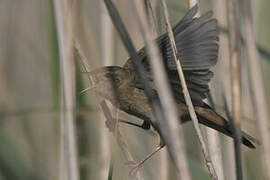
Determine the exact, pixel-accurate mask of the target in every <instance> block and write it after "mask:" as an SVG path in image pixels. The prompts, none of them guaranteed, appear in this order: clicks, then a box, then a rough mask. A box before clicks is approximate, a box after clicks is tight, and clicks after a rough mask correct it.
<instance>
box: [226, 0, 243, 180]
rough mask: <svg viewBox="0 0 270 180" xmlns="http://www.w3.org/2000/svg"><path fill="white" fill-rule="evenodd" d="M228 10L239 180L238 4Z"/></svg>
mask: <svg viewBox="0 0 270 180" xmlns="http://www.w3.org/2000/svg"><path fill="white" fill-rule="evenodd" d="M227 5H228V7H227V9H228V25H229V32H230V33H229V40H230V62H231V83H232V125H233V134H234V150H235V163H236V175H237V179H238V180H241V179H243V170H242V158H241V133H240V125H241V116H242V103H241V102H242V101H241V79H240V73H241V69H240V58H239V57H240V52H239V51H240V48H239V40H240V38H239V32H238V31H237V29H238V27H237V25H238V24H239V23H238V21H237V19H238V18H237V7H238V6H237V2H236V1H233V0H229V1H227Z"/></svg>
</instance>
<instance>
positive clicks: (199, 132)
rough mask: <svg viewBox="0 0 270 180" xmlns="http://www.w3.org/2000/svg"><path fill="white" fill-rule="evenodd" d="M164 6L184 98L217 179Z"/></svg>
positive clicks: (212, 171)
mask: <svg viewBox="0 0 270 180" xmlns="http://www.w3.org/2000/svg"><path fill="white" fill-rule="evenodd" d="M162 5H163V9H164V15H165V20H166V25H167V29H168V33H169V39H170V44H171V47H172V49H173V55H174V60H175V63H176V65H177V71H178V75H179V78H180V80H181V85H182V87H183V94H184V97H185V101H186V104H187V106H188V110H189V113H190V117H191V119H192V121H193V123H194V127H195V130H196V133H197V136H198V138H199V140H200V143H201V146H202V150H203V154H204V158H205V161H206V165H207V167H208V170H209V172H210V174H211V177H212V179H217V175H216V172H215V169H214V167H213V163H212V161H211V158H210V156H209V152H208V150H207V147H206V144H205V142H204V140H203V137H202V133H201V130H200V127H199V121H198V118H197V116H196V113H195V111H194V107H193V105H192V101H191V98H190V95H189V92H188V89H187V85H186V82H185V77H184V73H183V70H182V67H181V64H180V60H179V59H177V57H179V56H177V54H178V53H177V48H176V44H175V40H174V35H173V32H172V27H171V24H170V22H169V13H168V8H167V4H166V2H165V0H162Z"/></svg>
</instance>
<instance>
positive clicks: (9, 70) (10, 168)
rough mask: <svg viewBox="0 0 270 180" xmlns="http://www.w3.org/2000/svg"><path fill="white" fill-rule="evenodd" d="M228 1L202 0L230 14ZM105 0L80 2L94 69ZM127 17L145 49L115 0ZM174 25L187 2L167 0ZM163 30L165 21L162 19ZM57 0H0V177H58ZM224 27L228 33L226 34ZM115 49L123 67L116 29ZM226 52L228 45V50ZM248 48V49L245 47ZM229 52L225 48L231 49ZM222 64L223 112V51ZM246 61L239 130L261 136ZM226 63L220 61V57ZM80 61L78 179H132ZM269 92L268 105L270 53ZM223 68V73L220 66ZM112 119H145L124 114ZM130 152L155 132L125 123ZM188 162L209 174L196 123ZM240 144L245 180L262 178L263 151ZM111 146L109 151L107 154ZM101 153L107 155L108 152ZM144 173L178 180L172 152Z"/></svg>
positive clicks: (79, 31) (229, 173)
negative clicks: (55, 9) (109, 169)
mask: <svg viewBox="0 0 270 180" xmlns="http://www.w3.org/2000/svg"><path fill="white" fill-rule="evenodd" d="M222 1H223V0H201V1H200V7H201V12H205V11H207V10H212V9H213V10H214V14H215V16H216V15H217V14H218V13H220V12H225V13H226V6H222V5H220V4H222V3H223V4H226V3H224V2H222ZM101 2H102V1H101V0H80V1H77V2H76V6H75V7H76V18H75V24H76V25H75V32H76V33H75V34H76V36H78V38H79V40H80V43H81V46H82V49H83V51H84V53H85V54H86V57H87V59H88V60H89V64H90V66H91V69H94V68H97V67H100V66H102V65H103V64H104V62H102V58H103V57H102V56H103V55H102V51H103V44H102V34H101V32H102V27H103V26H102V23H101V22H102V21H101V20H102V17H101V14H102V13H101V11H102V6H103V5H102V3H101ZM114 2H115V4H116V6H117V8H118V10H119V12H120V15H121V17H122V19H123V20H124V23H125V25H126V27H127V28H128V31H129V33H130V35H131V37H132V40H133V42H134V43H135V45H136V47H137V48H138V49H139V48H141V47H142V46H143V40H142V36H141V34H140V31H139V28H138V22H137V21H136V20H135V18H134V10H133V9H132V8H131V6H130V4H129V1H125V0H114ZM252 3H253V14H254V22H255V23H254V28H255V31H256V35H257V43H258V44H259V45H260V46H261V47H263V48H264V49H265V50H266V51H267V52H268V54H270V36H269V32H270V23H269V19H268V18H270V11H269V7H270V1H268V0H257V1H254V2H252ZM217 4H219V5H217ZM168 7H169V13H170V17H171V22H172V24H176V23H177V22H178V21H179V20H180V19H181V18H182V17H183V15H184V14H185V12H186V11H187V9H188V4H187V2H186V1H184V0H168ZM223 18H224V19H223V20H222V19H221V20H220V21H219V22H220V25H221V43H222V45H221V48H222V49H224V50H225V49H227V48H228V47H226V46H228V43H227V42H226V41H227V34H226V28H227V27H226V22H227V20H226V16H223ZM159 21H160V27H161V29H162V32H164V31H165V25H164V19H162V18H161V19H160V20H159ZM55 22H56V21H55V14H54V3H53V0H48V1H44V0H24V1H20V0H0V124H1V126H0V179H3V180H4V179H28V180H29V179H59V169H60V168H59V166H60V164H59V161H60V70H59V52H58V39H57V33H56V24H55ZM224 32H225V33H224ZM112 33H113V36H112V37H113V42H112V44H113V53H112V59H114V60H113V61H112V62H111V64H115V65H122V64H123V63H124V62H125V61H126V60H127V58H128V54H127V52H126V50H125V48H124V46H123V44H122V42H121V40H120V39H119V37H118V34H117V32H116V31H115V30H114V29H113V32H112ZM225 51H226V50H225ZM243 51H244V49H243ZM227 54H228V53H227ZM223 57H225V58H221V59H220V60H219V63H218V65H217V70H216V73H215V74H216V77H215V80H214V81H213V86H212V87H213V88H212V89H213V95H214V99H215V102H216V106H217V109H218V111H219V112H220V113H221V114H224V112H223V109H222V106H223V104H222V100H221V99H222V95H221V94H222V90H221V86H220V80H221V79H223V80H224V81H225V87H226V88H225V89H224V91H225V94H226V95H227V96H226V97H227V99H228V101H229V102H230V97H229V95H228V94H230V83H229V80H228V79H229V78H228V77H226V72H227V71H228V63H229V59H228V58H229V56H228V55H227V58H226V56H223ZM242 59H243V66H242V67H243V71H242V80H243V85H242V86H243V104H244V107H243V111H244V112H243V114H244V117H245V118H244V119H243V121H242V127H243V129H245V130H246V131H247V132H249V133H250V134H252V135H253V136H255V137H259V135H258V129H257V126H256V119H255V116H254V111H253V105H252V103H251V96H250V91H249V90H248V89H249V83H248V78H247V72H246V71H247V70H246V69H247V68H246V66H245V60H244V59H245V58H244V57H242ZM221 61H222V62H221ZM75 62H76V93H77V97H76V98H77V99H76V118H75V123H76V138H77V146H78V147H77V148H78V163H79V172H80V179H82V180H84V179H108V176H109V172H108V171H105V177H106V178H101V175H100V174H101V169H104V167H105V169H107V170H108V168H109V166H110V164H111V171H112V172H113V173H112V178H113V179H119V180H120V179H123V180H124V179H128V173H129V169H128V168H127V167H126V165H125V160H124V158H123V155H122V153H121V151H120V150H119V148H118V146H117V143H116V141H115V139H114V138H113V136H112V135H111V134H109V132H108V129H107V128H105V125H104V124H105V120H104V118H103V115H102V114H101V112H100V107H99V105H98V104H99V103H98V102H99V99H98V98H97V97H96V96H95V95H94V94H93V93H91V92H87V93H85V94H84V95H80V94H79V92H80V91H81V90H83V89H84V88H86V87H87V86H88V79H87V77H86V76H85V75H82V74H80V72H81V71H82V70H83V69H82V64H81V61H79V58H78V57H77V56H76V57H75ZM260 62H261V64H262V67H263V77H264V82H265V84H264V85H265V92H266V97H267V98H268V99H267V100H268V104H270V103H269V102H270V83H269V79H268V78H269V77H270V57H269V56H268V57H267V56H261V57H260ZM220 68H221V69H225V70H224V71H223V74H222V73H219V70H220ZM114 115H115V116H120V117H121V118H122V119H129V120H131V121H134V122H140V121H139V120H138V119H136V118H134V117H130V116H129V115H127V114H124V113H121V112H115V113H114ZM120 130H121V132H122V134H123V135H124V139H125V141H126V142H127V144H128V146H129V149H130V151H131V153H132V154H133V157H134V158H135V159H136V160H141V159H142V158H143V157H144V156H145V155H146V154H148V153H149V152H151V151H152V150H153V149H154V147H155V146H156V142H157V141H156V138H155V137H154V135H153V134H151V133H149V132H145V131H144V130H141V129H138V128H134V127H130V126H128V125H122V124H120ZM184 131H185V139H186V148H187V159H188V162H189V166H190V172H191V174H192V176H193V178H194V179H210V176H209V174H208V172H207V169H206V167H205V164H204V159H203V157H202V153H201V148H200V146H199V142H198V139H197V137H196V136H195V131H194V129H193V126H192V124H191V123H188V124H185V125H184ZM219 137H220V139H221V142H220V149H221V150H222V153H223V167H224V174H225V179H234V178H235V176H234V170H233V161H231V160H232V159H231V156H232V154H233V153H232V151H231V149H232V142H231V139H229V138H227V137H225V136H223V135H220V136H219ZM242 149H243V163H244V170H245V171H244V179H248V180H251V179H263V175H262V174H263V172H262V167H261V166H262V165H261V163H260V148H258V149H256V150H249V149H247V148H245V147H243V148H242ZM104 151H106V152H104ZM102 153H103V154H104V153H105V154H107V156H103V155H102ZM140 172H141V174H142V176H143V177H144V179H165V178H164V177H166V178H167V179H174V174H175V169H174V167H173V165H172V163H171V161H170V159H169V157H168V156H167V152H166V148H164V149H163V150H162V152H160V153H159V154H157V155H156V156H154V157H153V158H152V159H151V160H149V161H147V162H146V163H145V164H144V165H143V167H142V168H141V169H140Z"/></svg>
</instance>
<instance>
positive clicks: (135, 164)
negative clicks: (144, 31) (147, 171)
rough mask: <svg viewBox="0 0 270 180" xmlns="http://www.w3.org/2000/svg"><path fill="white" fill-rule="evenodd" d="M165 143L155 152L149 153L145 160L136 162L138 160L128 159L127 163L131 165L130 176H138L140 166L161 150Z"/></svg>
mask: <svg viewBox="0 0 270 180" xmlns="http://www.w3.org/2000/svg"><path fill="white" fill-rule="evenodd" d="M164 146H165V145H159V146H158V147H157V148H156V149H155V150H154V151H153V152H151V153H149V154H148V155H147V156H146V157H145V158H144V159H143V160H141V161H139V162H136V161H128V162H127V163H126V165H128V166H129V167H131V170H130V172H129V176H130V177H131V178H134V177H136V175H137V173H138V170H139V168H140V167H141V166H142V165H143V164H144V163H145V162H146V161H147V160H148V159H150V158H151V157H152V156H154V155H155V154H156V153H157V152H159V151H160V150H161V149H162V148H163V147H164Z"/></svg>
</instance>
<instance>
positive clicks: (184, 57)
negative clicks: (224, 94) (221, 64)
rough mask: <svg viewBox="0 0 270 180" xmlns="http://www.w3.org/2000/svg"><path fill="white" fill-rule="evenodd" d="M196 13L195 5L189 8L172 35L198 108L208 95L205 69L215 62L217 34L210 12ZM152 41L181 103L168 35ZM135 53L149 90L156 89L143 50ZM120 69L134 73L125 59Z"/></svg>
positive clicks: (139, 84) (138, 83)
mask: <svg viewBox="0 0 270 180" xmlns="http://www.w3.org/2000/svg"><path fill="white" fill-rule="evenodd" d="M197 10H198V7H197V6H194V7H193V8H191V9H190V10H189V11H188V12H187V14H186V15H185V17H184V18H183V19H182V20H181V21H180V22H179V23H178V24H177V25H176V26H175V27H174V28H173V32H174V36H175V41H176V46H177V50H178V55H179V59H180V61H181V65H182V68H183V71H184V74H185V78H186V82H187V86H188V89H189V92H190V94H191V98H192V101H193V103H195V104H196V103H197V104H198V105H199V104H200V103H201V102H202V100H203V99H205V98H206V96H207V93H208V92H209V86H208V83H209V82H210V79H211V78H212V76H213V73H212V72H211V71H210V70H209V69H210V68H211V67H212V66H214V65H215V64H216V63H217V57H218V49H219V46H218V41H219V37H218V34H219V32H218V30H217V20H216V19H213V18H212V15H213V13H212V12H207V13H205V14H203V15H202V16H200V17H198V18H197V17H194V16H195V14H196V13H197ZM156 42H157V44H158V46H159V48H160V52H161V55H162V57H163V60H164V65H165V68H166V70H167V73H168V76H169V82H170V85H171V88H172V90H173V93H174V96H175V98H178V99H181V100H183V94H182V87H181V82H180V80H179V77H178V73H177V68H176V64H175V61H174V58H173V52H172V48H171V46H170V42H169V38H168V35H167V34H164V35H162V36H160V37H159V38H158V39H157V40H156ZM138 54H139V55H140V57H141V59H142V63H143V65H144V67H145V69H146V71H147V76H148V78H149V80H150V81H151V82H152V83H151V85H152V88H153V89H156V88H155V86H154V83H153V77H152V75H151V69H150V65H149V60H148V57H147V54H146V48H142V49H141V50H140V51H139V52H138ZM124 68H127V69H133V70H134V68H133V63H132V61H131V60H128V61H127V62H126V64H125V65H124ZM136 80H137V82H136V86H137V87H138V88H142V85H141V83H140V81H139V79H138V78H136Z"/></svg>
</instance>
